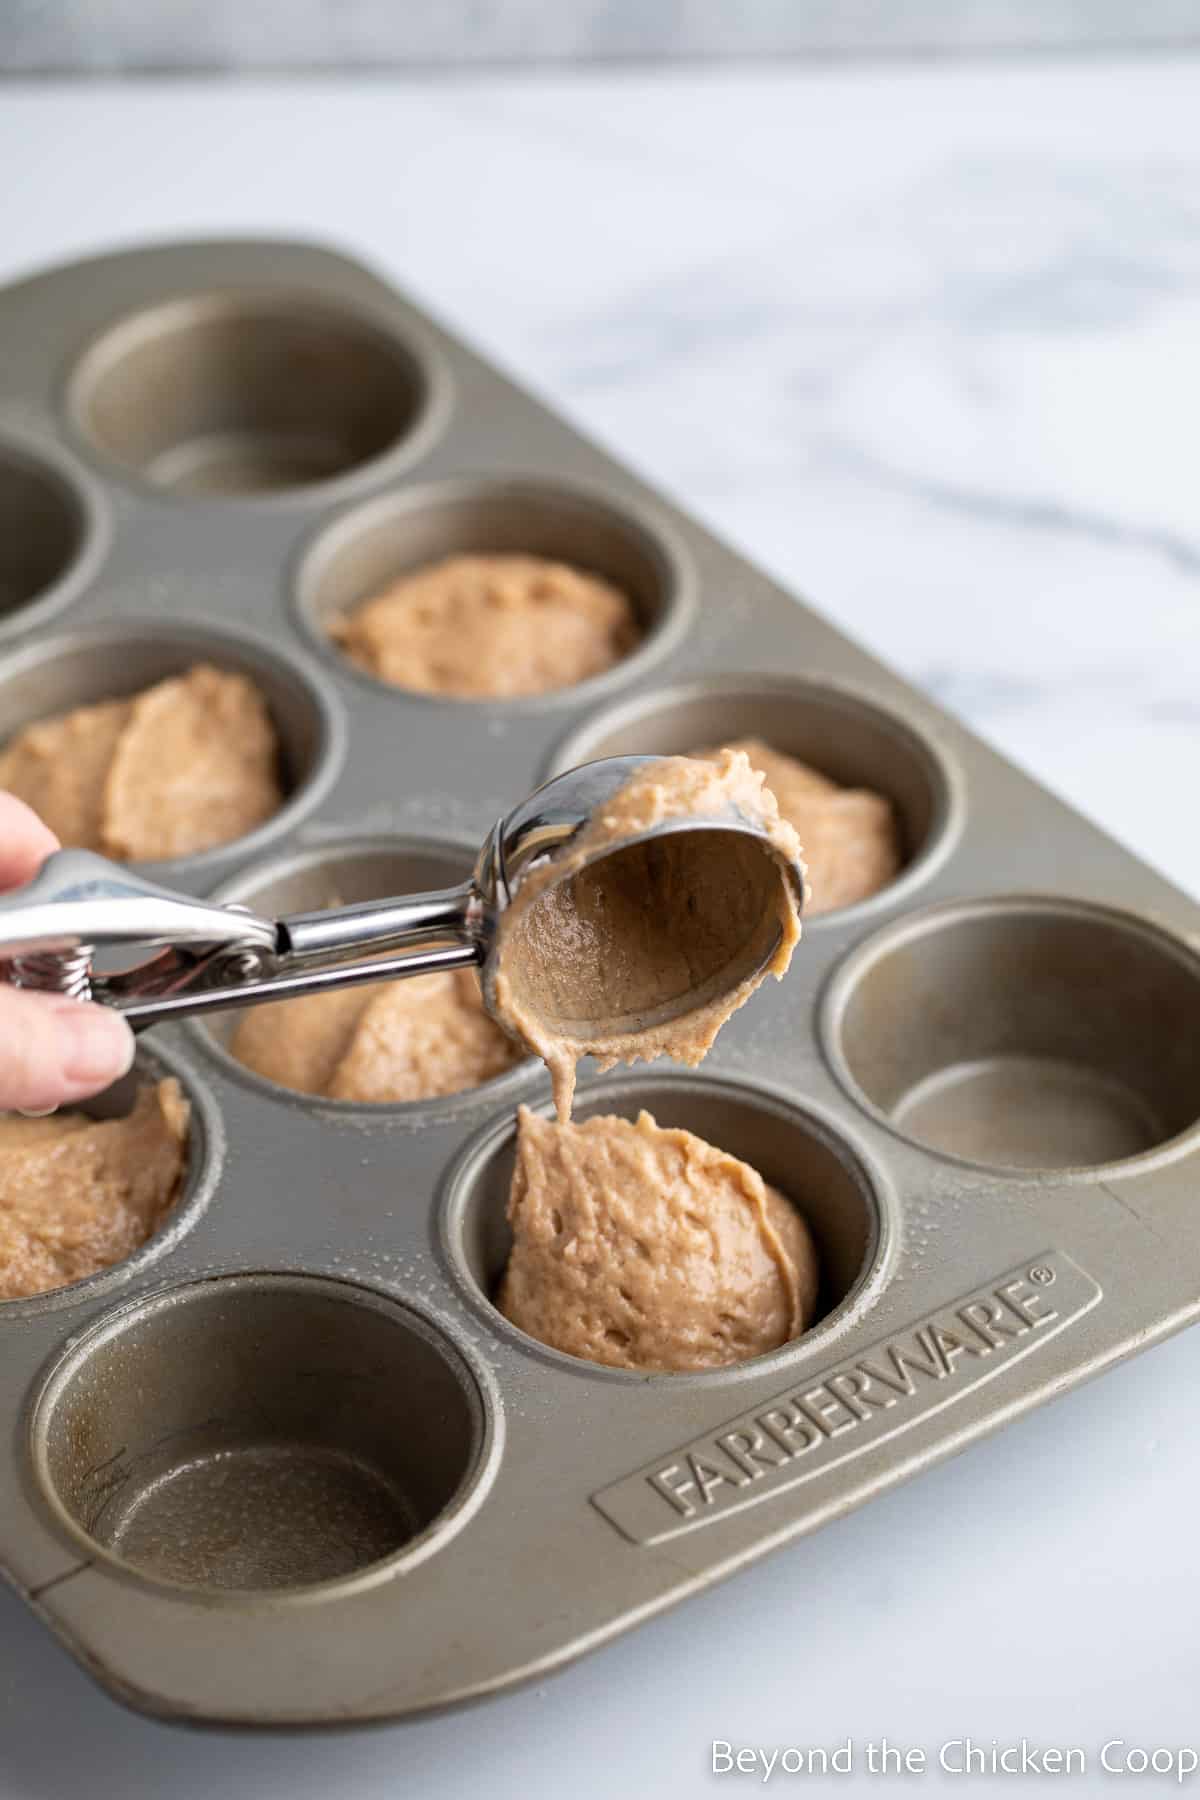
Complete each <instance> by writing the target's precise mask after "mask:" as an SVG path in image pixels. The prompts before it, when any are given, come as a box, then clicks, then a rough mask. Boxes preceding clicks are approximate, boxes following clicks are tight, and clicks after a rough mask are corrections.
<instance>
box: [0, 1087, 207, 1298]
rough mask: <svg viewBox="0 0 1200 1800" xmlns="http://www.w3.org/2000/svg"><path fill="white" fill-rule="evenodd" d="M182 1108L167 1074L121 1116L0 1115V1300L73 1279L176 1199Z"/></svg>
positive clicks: (133, 1246) (131, 1244)
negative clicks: (96, 1117) (39, 1117)
mask: <svg viewBox="0 0 1200 1800" xmlns="http://www.w3.org/2000/svg"><path fill="white" fill-rule="evenodd" d="M189 1112H190V1107H189V1104H188V1101H187V1100H186V1099H185V1097H184V1094H183V1091H182V1089H181V1088H180V1085H179V1083H178V1082H177V1081H175V1080H173V1079H171V1078H168V1079H166V1080H164V1081H160V1082H158V1083H157V1084H148V1085H147V1086H145V1087H143V1088H142V1089H141V1090H140V1092H139V1093H138V1096H137V1100H136V1102H135V1104H134V1107H133V1111H132V1112H131V1113H130V1114H129V1115H128V1117H127V1118H124V1119H91V1118H89V1117H88V1116H87V1114H86V1113H83V1112H62V1113H55V1114H54V1115H53V1116H52V1117H50V1118H47V1119H24V1118H16V1117H3V1118H0V1300H15V1299H18V1298H20V1297H22V1296H24V1295H28V1294H42V1293H46V1292H48V1291H49V1290H50V1289H51V1288H58V1287H64V1286H65V1285H66V1284H67V1282H70V1281H82V1280H83V1279H84V1277H85V1276H87V1275H95V1274H96V1273H97V1272H98V1271H99V1270H101V1269H107V1268H109V1267H111V1265H112V1264H113V1263H117V1262H121V1261H123V1260H124V1258H125V1257H127V1256H131V1255H132V1254H133V1252H134V1251H135V1250H137V1249H138V1248H139V1247H140V1246H141V1245H142V1244H144V1243H145V1241H146V1239H147V1238H149V1237H151V1236H152V1235H153V1233H154V1232H155V1231H157V1229H158V1227H159V1226H160V1225H161V1224H162V1222H163V1219H164V1218H165V1217H166V1215H167V1213H168V1212H169V1211H170V1209H171V1207H172V1206H173V1204H174V1202H175V1200H176V1198H177V1197H178V1194H179V1190H180V1187H181V1185H182V1182H183V1176H184V1172H185V1169H186V1167H187V1138H188V1117H189Z"/></svg>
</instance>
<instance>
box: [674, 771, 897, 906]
mask: <svg viewBox="0 0 1200 1800" xmlns="http://www.w3.org/2000/svg"><path fill="white" fill-rule="evenodd" d="M728 748H729V749H731V750H744V751H745V753H746V755H747V756H748V757H749V758H750V763H751V766H752V767H753V768H755V769H758V770H760V771H761V773H762V774H763V775H765V776H766V779H767V786H768V787H769V788H770V790H771V792H772V793H773V794H774V796H775V798H776V800H778V802H779V811H780V813H781V815H782V816H783V817H784V818H785V819H786V820H787V821H788V823H789V824H791V825H793V826H795V828H796V831H797V833H798V835H799V838H800V842H801V843H802V844H803V845H804V860H805V862H806V864H807V865H808V880H809V884H810V886H811V888H812V898H811V900H810V901H809V903H808V904H807V906H806V909H805V910H806V911H807V912H808V913H810V914H813V913H824V912H832V911H833V909H834V908H835V907H838V906H853V905H854V903H855V901H856V900H865V899H867V897H868V896H869V895H871V894H877V893H878V892H879V890H880V888H885V887H887V885H888V883H889V882H891V881H894V880H895V879H896V877H897V875H898V874H899V873H900V870H901V867H902V866H903V862H904V857H903V854H902V851H901V844H900V825H899V821H898V820H897V818H896V809H895V807H894V806H893V805H892V803H891V801H890V800H888V799H886V798H885V796H884V795H883V794H876V793H873V792H872V791H871V790H870V789H868V788H844V787H839V786H838V784H837V782H836V781H830V779H829V777H828V776H827V775H821V774H819V773H818V771H817V770H816V769H810V768H809V766H808V764H807V763H802V762H799V761H798V760H797V758H796V757H794V756H785V755H784V754H783V752H782V751H781V750H772V749H771V747H770V745H769V744H764V743H763V741H762V739H761V738H739V739H738V740H737V741H736V742H735V743H733V744H730V745H729V746H728ZM692 755H693V756H703V757H706V758H710V759H711V758H715V757H717V756H719V755H720V751H718V750H694V751H693V752H692Z"/></svg>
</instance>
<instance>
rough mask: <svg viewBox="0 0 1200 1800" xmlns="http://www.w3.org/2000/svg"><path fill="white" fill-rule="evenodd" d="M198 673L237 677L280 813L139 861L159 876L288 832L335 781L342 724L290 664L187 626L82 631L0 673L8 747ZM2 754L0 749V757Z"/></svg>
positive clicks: (217, 632)
mask: <svg viewBox="0 0 1200 1800" xmlns="http://www.w3.org/2000/svg"><path fill="white" fill-rule="evenodd" d="M197 664H208V665H211V666H212V667H214V668H216V669H218V670H220V671H222V672H231V673H235V674H240V675H244V676H246V677H247V678H248V679H249V680H250V681H251V682H252V683H253V685H254V687H255V688H256V689H257V691H258V693H259V694H260V695H261V696H262V699H263V700H264V701H265V703H266V708H267V712H268V714H269V716H270V722H271V725H272V727H273V729H274V732H275V735H276V738H277V740H278V752H279V755H278V767H277V770H276V775H277V779H278V785H279V788H280V790H281V791H282V796H283V804H282V806H281V807H280V808H279V809H278V810H276V811H275V812H274V813H273V815H272V816H271V817H269V818H267V819H265V820H264V821H263V823H261V824H259V825H257V826H255V827H254V828H253V829H252V830H250V831H248V832H245V833H244V834H242V835H241V836H239V837H236V838H231V839H229V840H227V841H226V842H224V843H219V844H214V845H212V846H211V847H210V848H208V849H205V850H201V851H194V852H190V853H188V854H186V855H180V856H176V857H165V858H157V857H156V858H147V859H145V861H146V865H147V866H149V867H152V868H155V869H156V870H157V871H161V872H163V873H164V874H169V875H174V874H176V873H183V872H185V871H192V870H199V869H208V868H212V867H213V866H214V865H215V864H218V863H219V862H220V860H221V859H222V858H223V857H226V856H228V855H230V854H233V853H237V854H240V853H242V852H244V851H246V850H248V849H253V848H254V847H255V846H256V845H260V844H263V843H266V842H269V841H270V840H271V839H272V838H273V837H276V836H278V835H281V834H282V833H284V832H286V831H288V830H290V829H291V828H292V827H293V826H294V825H295V824H296V823H297V821H298V820H299V819H300V818H301V817H302V816H303V814H304V813H305V812H306V811H308V810H309V809H310V808H311V807H312V806H314V805H315V804H316V802H317V800H318V799H319V798H320V796H321V794H322V793H323V792H324V791H325V789H326V788H327V787H328V785H329V783H330V782H331V781H332V780H333V777H334V775H335V774H336V773H337V768H338V764H339V762H340V758H341V753H342V747H343V727H342V721H341V715H340V713H339V712H338V711H337V709H336V707H335V705H334V703H333V702H332V701H331V700H330V699H329V698H328V697H327V696H326V694H325V692H324V691H323V689H322V686H321V685H320V683H319V681H315V680H314V679H313V677H312V676H311V675H310V673H309V672H308V670H307V669H306V668H305V667H304V666H303V664H302V663H301V662H300V661H299V659H296V658H293V657H291V656H289V655H285V654H283V653H282V652H281V651H279V650H278V649H276V648H275V647H274V646H270V645H267V644H266V643H264V642H261V641H260V640H258V639H257V638H253V637H250V636H247V635H245V634H243V633H241V632H233V631H226V630H224V629H217V628H214V627H210V626H207V625H203V626H202V625H191V624H188V623H186V622H182V621H181V622H178V623H175V622H173V623H171V624H169V625H168V624H162V623H159V622H158V621H150V620H145V621H138V620H124V621H121V622H119V623H117V622H114V623H112V624H98V625H92V626H88V627H81V628H80V629H79V630H78V631H74V632H71V633H70V634H64V635H62V636H60V637H54V638H46V639H43V640H42V641H41V642H39V643H37V644H34V645H30V646H28V647H26V648H25V649H23V650H19V651H14V652H13V653H12V654H11V655H10V656H9V657H8V658H7V659H6V660H5V661H4V662H3V663H0V711H2V714H3V718H4V721H5V727H6V733H7V736H6V740H5V742H6V743H7V742H9V741H11V739H12V738H13V737H15V736H16V735H17V734H18V733H19V732H21V731H23V730H24V729H25V727H26V726H29V725H32V724H35V723H37V722H39V721H41V720H43V719H50V718H54V717H57V716H60V715H62V714H65V713H70V712H72V711H73V710H74V709H75V708H77V707H81V706H89V705H92V704H93V703H95V702H97V701H102V700H118V699H125V698H128V697H131V696H133V695H135V694H139V693H141V692H143V691H144V690H145V689H147V688H150V687H153V686H154V685H155V684H156V683H158V682H160V681H164V680H166V679H168V678H169V677H172V676H178V675H183V674H184V673H186V671H187V670H189V669H191V668H192V667H194V666H195V665H197ZM3 747H4V745H0V749H2V748H3Z"/></svg>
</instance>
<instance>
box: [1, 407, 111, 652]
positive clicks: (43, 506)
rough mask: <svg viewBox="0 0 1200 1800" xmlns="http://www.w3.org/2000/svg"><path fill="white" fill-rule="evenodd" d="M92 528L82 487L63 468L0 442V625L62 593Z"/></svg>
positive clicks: (24, 620) (25, 618) (22, 619)
mask: <svg viewBox="0 0 1200 1800" xmlns="http://www.w3.org/2000/svg"><path fill="white" fill-rule="evenodd" d="M91 529H92V527H91V525H90V522H89V513H88V507H87V503H86V501H85V499H84V497H83V494H82V491H81V490H80V489H79V488H77V487H76V486H75V484H74V483H73V482H72V481H70V480H68V478H67V476H66V475H65V474H64V473H62V472H61V471H60V470H59V469H57V468H56V467H54V466H53V465H52V464H51V463H50V462H49V461H47V460H46V459H45V458H44V457H42V456H41V455H39V454H37V453H35V452H34V451H32V450H27V449H25V448H24V446H22V445H18V444H16V443H14V442H12V441H11V440H6V441H4V442H0V626H3V625H4V624H6V623H7V622H8V621H9V620H10V619H11V620H12V621H13V623H14V624H17V623H20V624H28V623H30V622H32V621H31V619H30V616H29V614H28V612H27V610H26V609H27V608H29V607H31V606H33V605H34V604H35V603H36V602H38V601H45V602H46V603H47V605H49V604H50V603H51V602H52V601H53V599H54V598H55V597H56V595H61V596H62V597H63V598H66V597H67V592H66V589H65V588H64V583H65V581H66V578H67V577H68V576H69V575H70V574H71V573H72V571H73V570H76V569H77V566H78V564H79V562H80V559H81V557H82V556H83V553H84V549H85V546H86V544H87V541H88V537H89V532H90V531H91ZM43 610H44V608H42V607H39V609H38V616H41V613H42V611H43Z"/></svg>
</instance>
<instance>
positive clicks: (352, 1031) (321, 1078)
mask: <svg viewBox="0 0 1200 1800" xmlns="http://www.w3.org/2000/svg"><path fill="white" fill-rule="evenodd" d="M230 1047H231V1049H232V1051H233V1054H234V1055H235V1056H236V1057H237V1059H238V1061H239V1062H242V1063H244V1064H245V1065H246V1067H247V1068H248V1069H254V1070H255V1071H256V1072H257V1073H258V1074H259V1075H265V1076H266V1078H267V1080H268V1081H277V1082H279V1084H280V1085H281V1086H282V1087H288V1088H295V1089H296V1090H297V1091H298V1092H300V1093H302V1094H323V1095H325V1096H326V1097H327V1098H329V1099H331V1100H357V1101H360V1102H365V1103H367V1104H370V1105H381V1104H383V1103H384V1102H386V1101H392V1100H429V1099H432V1098H434V1097H435V1096H436V1095H440V1094H457V1093H460V1092H461V1091H462V1089H464V1088H471V1087H478V1085H479V1083H480V1082H481V1081H487V1080H489V1079H490V1078H491V1077H492V1076H493V1075H501V1074H503V1073H504V1071H505V1070H506V1069H510V1068H511V1067H512V1066H513V1064H514V1063H515V1062H517V1060H518V1059H519V1057H520V1055H521V1052H520V1049H519V1048H518V1046H517V1045H516V1044H515V1043H513V1041H512V1039H511V1038H508V1037H506V1036H505V1034H504V1032H502V1031H501V1030H500V1029H499V1027H498V1026H496V1025H494V1024H493V1023H492V1021H491V1019H489V1017H488V1015H487V1014H486V1013H485V1012H484V1010H483V1002H482V1000H481V999H480V996H479V983H478V981H477V980H476V978H475V975H474V974H473V972H472V971H471V970H470V969H455V970H454V971H452V972H451V973H449V974H445V975H415V976H413V977H411V979H409V980H406V981H389V982H381V983H380V984H379V986H377V987H367V988H361V987H360V988H343V989H341V990H340V991H335V992H333V993H326V994H309V995H302V996H301V997H300V998H298V999H296V1000H280V1001H277V1002H276V1003H275V1004H274V1005H271V1006H258V1007H253V1008H252V1009H251V1010H250V1011H248V1012H245V1013H243V1014H242V1016H241V1018H240V1020H239V1021H238V1026H237V1030H236V1031H235V1033H234V1037H233V1042H232V1044H231V1046H230Z"/></svg>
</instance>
